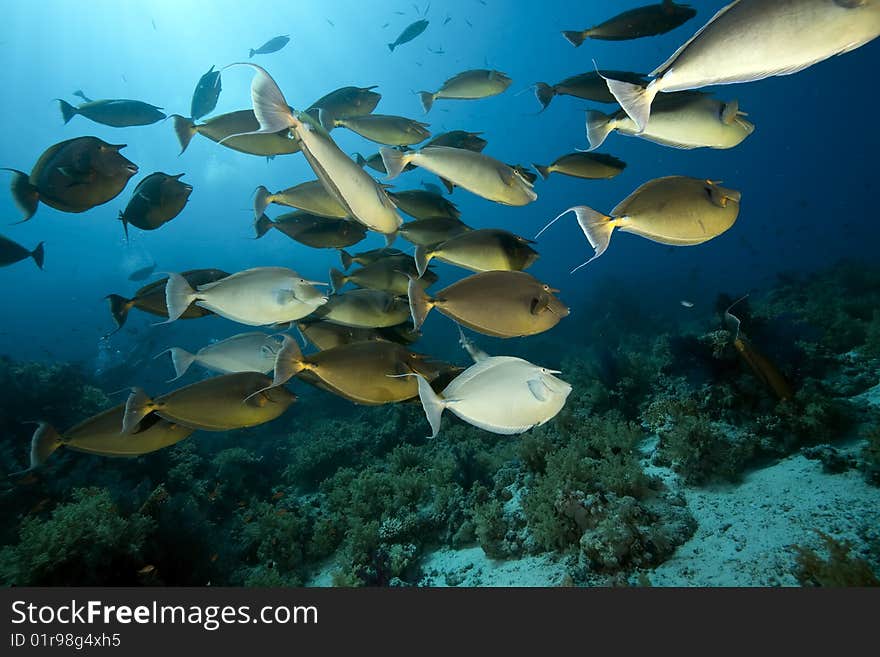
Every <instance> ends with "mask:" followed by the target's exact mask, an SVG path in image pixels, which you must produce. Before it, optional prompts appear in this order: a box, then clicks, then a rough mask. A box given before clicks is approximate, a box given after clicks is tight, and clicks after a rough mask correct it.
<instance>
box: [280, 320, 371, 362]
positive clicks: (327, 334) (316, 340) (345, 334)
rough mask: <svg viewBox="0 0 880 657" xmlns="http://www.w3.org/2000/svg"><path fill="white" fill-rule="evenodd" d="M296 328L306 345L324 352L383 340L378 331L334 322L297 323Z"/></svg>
mask: <svg viewBox="0 0 880 657" xmlns="http://www.w3.org/2000/svg"><path fill="white" fill-rule="evenodd" d="M296 328H297V330H298V331H299V333H300V335H301V336H302V339H303V344H304V345H305V344H306V341H308V342H310V343H312V344H313V345H314V346H315V347H317V348H318V349H320V350H322V351H323V350H325V349H332V348H333V347H338V346H340V345H343V344H352V343H354V342H367V341H368V340H381V339H382V337H381V336H380V334H379V332H378V331H377V330H376V329H370V328H358V327H355V326H342V324H333V323H332V322H324V321H317V322H314V321H308V322H297V324H296ZM273 366H274V365H273Z"/></svg>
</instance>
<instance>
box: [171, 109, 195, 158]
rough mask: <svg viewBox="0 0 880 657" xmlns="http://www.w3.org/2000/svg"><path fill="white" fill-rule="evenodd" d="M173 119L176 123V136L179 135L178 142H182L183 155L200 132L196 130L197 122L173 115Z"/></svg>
mask: <svg viewBox="0 0 880 657" xmlns="http://www.w3.org/2000/svg"><path fill="white" fill-rule="evenodd" d="M171 119H172V120H173V121H174V134H176V135H177V141H178V142H180V152H181V154H182V153H183V151H185V150H186V147H187V146H189V142H191V141H192V138H193V136H195V134H196V133H197V132H198V130H197V129H196V124H195V121H193V120H192V119H188V118H186V117H185V116H181V115H180V114H172V115H171Z"/></svg>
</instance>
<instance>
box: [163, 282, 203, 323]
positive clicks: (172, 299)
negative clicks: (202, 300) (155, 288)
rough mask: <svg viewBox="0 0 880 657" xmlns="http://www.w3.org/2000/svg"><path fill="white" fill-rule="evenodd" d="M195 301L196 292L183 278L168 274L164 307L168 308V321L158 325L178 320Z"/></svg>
mask: <svg viewBox="0 0 880 657" xmlns="http://www.w3.org/2000/svg"><path fill="white" fill-rule="evenodd" d="M195 300H196V291H195V290H193V289H192V288H191V287H190V285H189V283H187V281H186V279H185V278H184V277H183V276H181V275H180V274H174V273H170V274H168V282H167V283H166V284H165V305H166V306H167V307H168V320H167V321H166V322H160V323H162V324H166V323H168V322H173V321H174V320H176V319H179V318H180V316H181V315H182V314H183V313H185V312H186V309H187V308H189V305H190V304H191V303H192V302H193V301H195Z"/></svg>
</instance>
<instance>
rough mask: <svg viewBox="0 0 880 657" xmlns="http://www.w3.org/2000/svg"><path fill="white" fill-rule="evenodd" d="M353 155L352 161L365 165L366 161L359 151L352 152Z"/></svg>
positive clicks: (360, 165)
mask: <svg viewBox="0 0 880 657" xmlns="http://www.w3.org/2000/svg"><path fill="white" fill-rule="evenodd" d="M353 155H354V161H355V163H357V165H358V166H359V167H361V168H363V167H365V166H367V161H366V160H365V159H364V156H363V155H361V154H360V153H353Z"/></svg>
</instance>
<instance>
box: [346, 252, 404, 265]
mask: <svg viewBox="0 0 880 657" xmlns="http://www.w3.org/2000/svg"><path fill="white" fill-rule="evenodd" d="M402 255H404V253H403V251H401V250H400V249H390V248H388V247H384V248H381V249H372V250H370V251H362V252H360V253H355V254H354V255H351V254H350V253H349V252H348V251H346V250H344V249H340V250H339V258H340V259H341V260H342V268H343V269H348V268H349V267H351V265H352V264H353V263H357V264H359V265H369V264H372V263H374V262H376V261H377V260H381V259H382V258H388V257H391V256H402Z"/></svg>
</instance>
